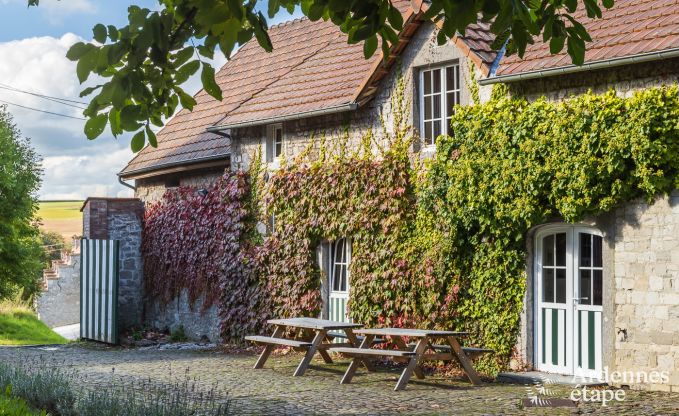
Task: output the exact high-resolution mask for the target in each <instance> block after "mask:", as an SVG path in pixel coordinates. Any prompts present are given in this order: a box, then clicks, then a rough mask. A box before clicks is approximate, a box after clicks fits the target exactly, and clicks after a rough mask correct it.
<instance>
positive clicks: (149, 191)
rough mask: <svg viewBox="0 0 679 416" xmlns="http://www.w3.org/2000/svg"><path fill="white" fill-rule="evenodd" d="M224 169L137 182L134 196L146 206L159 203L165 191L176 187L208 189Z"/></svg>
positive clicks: (157, 177) (152, 178)
mask: <svg viewBox="0 0 679 416" xmlns="http://www.w3.org/2000/svg"><path fill="white" fill-rule="evenodd" d="M223 172H224V169H223V168H222V169H214V170H210V171H207V172H206V171H198V172H183V173H181V174H172V175H164V176H154V177H151V178H144V179H138V180H136V183H135V185H136V189H135V191H134V196H135V197H136V198H139V199H141V200H142V201H144V203H145V204H146V205H149V204H153V203H155V202H159V201H161V200H162V199H163V195H165V191H167V190H168V189H171V188H174V187H176V186H193V187H196V188H201V187H207V186H209V185H210V184H212V183H214V182H215V181H216V180H217V179H219V178H220V177H221V176H222V174H223Z"/></svg>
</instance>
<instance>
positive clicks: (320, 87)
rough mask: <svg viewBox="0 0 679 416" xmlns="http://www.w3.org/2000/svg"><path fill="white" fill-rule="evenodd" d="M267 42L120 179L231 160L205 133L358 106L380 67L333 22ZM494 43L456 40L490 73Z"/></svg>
mask: <svg viewBox="0 0 679 416" xmlns="http://www.w3.org/2000/svg"><path fill="white" fill-rule="evenodd" d="M393 4H394V5H395V6H396V7H398V8H399V10H401V12H402V13H404V14H408V13H411V12H412V9H411V8H410V7H411V1H410V0H393ZM418 10H419V8H418ZM411 29H412V28H411ZM269 36H270V37H271V41H272V43H273V51H272V52H271V53H266V52H265V51H264V50H263V49H262V48H261V47H260V46H259V44H258V43H257V42H256V41H255V40H252V41H250V42H248V43H246V44H245V45H243V47H241V48H240V49H239V50H238V52H237V53H236V54H235V55H234V56H233V57H232V58H231V59H230V60H229V61H228V62H227V63H226V64H225V65H224V66H223V67H222V68H221V69H220V70H219V72H218V73H217V74H216V80H217V83H218V84H219V86H220V87H221V89H222V92H223V100H222V101H221V102H220V101H216V100H214V99H213V98H212V97H210V96H209V95H208V94H207V93H206V92H205V91H203V90H201V91H200V92H199V93H198V94H196V95H195V99H196V102H197V104H196V106H195V107H194V108H193V111H192V112H189V111H187V110H181V111H180V112H179V113H178V114H177V115H176V116H175V117H173V118H172V119H171V120H169V121H168V122H167V124H166V125H165V127H163V128H162V129H161V130H160V131H159V132H158V134H157V138H158V147H157V148H153V147H150V146H147V147H146V148H144V149H143V150H142V151H141V152H139V153H138V154H137V155H136V156H135V157H134V158H133V159H132V160H131V161H130V162H129V164H128V165H127V166H126V167H125V168H124V169H123V171H122V172H121V173H120V174H121V175H122V176H128V177H130V176H134V174H135V173H137V172H145V171H152V170H155V169H158V168H160V167H164V166H168V165H172V164H179V163H192V162H193V161H196V160H198V159H205V158H224V159H226V157H227V156H228V155H229V152H230V143H229V140H228V139H226V138H224V137H221V136H218V135H216V134H214V133H210V132H207V131H206V129H207V128H208V127H211V126H215V125H220V126H224V125H226V126H228V125H233V124H238V123H243V122H251V121H259V120H264V119H267V118H270V117H274V116H275V117H279V116H286V115H292V114H299V113H304V112H308V111H312V110H314V111H315V110H323V109H328V108H332V107H337V106H340V105H345V104H350V103H353V102H354V101H355V100H356V99H357V97H358V96H359V95H360V94H361V93H362V91H363V89H364V87H365V83H366V82H367V80H370V79H371V78H370V77H371V75H372V74H371V73H372V71H374V70H375V69H376V68H377V63H378V61H379V60H380V59H381V56H380V54H379V53H376V54H375V55H374V56H373V57H372V58H370V59H368V60H366V59H365V58H364V57H363V44H362V43H359V44H356V45H349V44H347V38H346V34H344V33H342V32H341V31H340V30H339V29H338V28H337V27H336V26H335V25H334V24H333V23H332V22H329V21H328V22H324V21H322V20H321V21H317V22H311V21H309V20H308V19H306V18H303V19H297V20H293V21H291V22H287V23H284V24H281V25H278V26H274V27H272V28H270V30H269ZM492 39H493V37H492V36H491V35H490V34H489V32H488V24H485V23H481V24H478V25H474V26H472V27H470V28H469V29H468V30H467V32H466V34H465V35H464V36H460V37H459V38H458V39H457V40H460V41H461V42H462V43H459V42H458V45H465V44H466V43H469V45H470V46H467V47H466V48H467V51H468V52H469V51H470V52H471V54H472V55H473V59H477V60H479V61H480V63H481V64H482V65H484V66H485V67H486V69H487V68H489V67H490V65H491V64H492V62H493V60H494V59H495V56H496V54H495V52H494V51H492V49H491V48H490V44H491V43H492ZM486 72H487V71H486Z"/></svg>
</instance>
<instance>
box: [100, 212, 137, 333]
mask: <svg viewBox="0 0 679 416" xmlns="http://www.w3.org/2000/svg"><path fill="white" fill-rule="evenodd" d="M108 230H109V234H108V236H109V238H110V239H112V240H118V241H120V261H119V266H118V267H119V273H118V276H119V286H118V287H119V290H118V319H119V321H118V325H119V328H121V329H123V328H129V327H132V326H138V325H140V324H141V323H142V311H143V304H142V297H143V293H144V276H143V263H142V258H141V231H142V223H141V216H140V215H139V213H138V212H113V213H111V214H110V215H109V218H108Z"/></svg>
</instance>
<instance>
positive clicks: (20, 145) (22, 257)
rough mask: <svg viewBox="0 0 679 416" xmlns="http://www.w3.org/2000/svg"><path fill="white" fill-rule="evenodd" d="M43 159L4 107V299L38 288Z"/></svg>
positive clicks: (0, 268) (0, 288)
mask: <svg viewBox="0 0 679 416" xmlns="http://www.w3.org/2000/svg"><path fill="white" fill-rule="evenodd" d="M39 163H40V161H39V159H38V156H37V155H36V154H35V152H34V151H33V148H32V147H31V146H30V143H29V142H28V140H26V139H23V138H22V137H21V133H20V132H19V130H18V129H17V128H16V126H15V125H14V123H13V121H12V117H11V116H10V114H9V113H8V112H7V110H6V108H5V107H0V299H2V298H5V297H8V296H11V295H13V294H15V293H16V292H18V291H22V290H23V293H24V295H25V296H30V295H32V294H34V293H36V292H37V290H38V278H39V277H40V274H41V271H42V267H43V256H44V252H43V250H42V248H41V246H40V240H39V235H38V229H37V227H36V225H35V224H34V223H33V221H34V216H35V213H36V211H37V200H36V197H35V193H36V192H37V191H38V189H39V187H40V175H41V169H40V164H39Z"/></svg>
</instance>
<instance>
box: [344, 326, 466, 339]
mask: <svg viewBox="0 0 679 416" xmlns="http://www.w3.org/2000/svg"><path fill="white" fill-rule="evenodd" d="M354 333H355V334H358V335H381V336H395V337H449V336H454V337H455V336H464V335H469V333H468V332H459V331H437V330H433V329H410V328H365V329H357V330H355V331H354Z"/></svg>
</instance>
